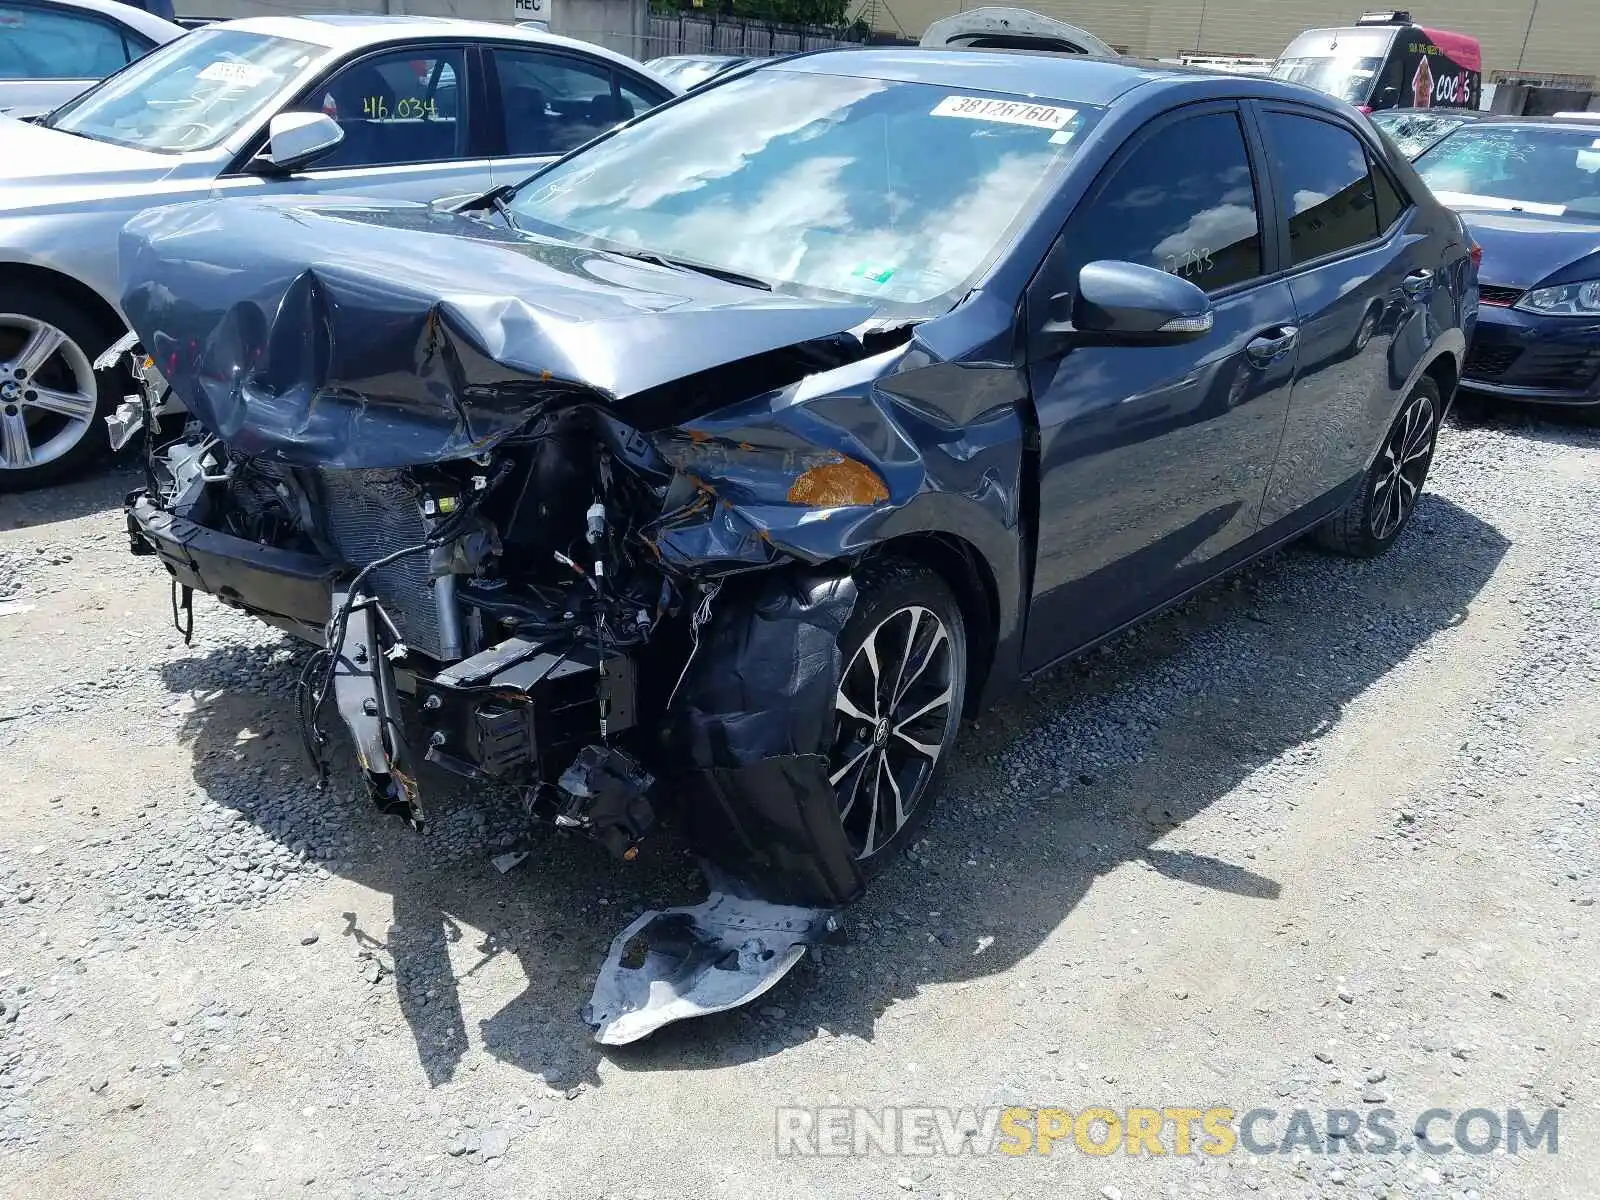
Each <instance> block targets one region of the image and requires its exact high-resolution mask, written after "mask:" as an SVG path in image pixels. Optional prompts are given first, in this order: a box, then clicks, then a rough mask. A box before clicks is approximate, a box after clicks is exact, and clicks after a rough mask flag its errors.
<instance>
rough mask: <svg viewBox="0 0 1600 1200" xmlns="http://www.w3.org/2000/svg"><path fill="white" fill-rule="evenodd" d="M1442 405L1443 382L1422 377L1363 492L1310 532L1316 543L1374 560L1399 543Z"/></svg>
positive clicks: (1391, 429) (1414, 506)
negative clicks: (1435, 381) (1440, 388)
mask: <svg viewBox="0 0 1600 1200" xmlns="http://www.w3.org/2000/svg"><path fill="white" fill-rule="evenodd" d="M1443 408H1444V405H1443V403H1442V402H1441V400H1440V398H1439V386H1438V385H1437V384H1436V383H1434V382H1433V380H1432V379H1429V378H1426V377H1424V378H1423V379H1422V380H1421V381H1420V382H1418V384H1417V386H1416V387H1415V388H1413V389H1412V391H1411V394H1410V395H1409V396H1407V397H1406V402H1405V403H1404V404H1402V405H1401V406H1400V414H1399V416H1397V417H1395V419H1394V423H1393V424H1392V425H1390V426H1389V432H1388V434H1386V435H1385V437H1384V439H1383V448H1382V449H1381V450H1379V451H1378V457H1377V458H1376V459H1374V460H1373V462H1372V465H1371V466H1370V467H1368V468H1367V473H1366V476H1365V477H1364V478H1363V479H1362V480H1361V488H1360V490H1359V491H1358V492H1357V493H1356V495H1355V496H1354V497H1353V498H1352V499H1351V501H1350V503H1349V504H1347V505H1345V507H1344V508H1343V509H1341V510H1340V511H1339V512H1337V513H1335V514H1334V515H1333V516H1332V517H1329V518H1328V520H1326V521H1325V522H1323V523H1322V524H1321V525H1319V526H1318V527H1317V528H1316V530H1315V531H1314V532H1313V533H1312V535H1311V536H1312V540H1313V541H1315V542H1316V543H1317V545H1319V546H1321V547H1323V548H1324V549H1325V550H1331V551H1333V552H1334V553H1335V554H1343V555H1345V556H1347V557H1349V558H1376V557H1377V556H1378V555H1380V554H1383V553H1384V552H1386V551H1387V550H1388V549H1389V548H1390V547H1391V546H1393V545H1394V544H1395V542H1396V541H1397V540H1398V539H1399V537H1400V534H1401V533H1403V532H1404V531H1405V527H1406V526H1407V525H1409V524H1410V523H1411V518H1412V516H1413V515H1414V514H1415V513H1416V511H1417V501H1418V500H1420V499H1421V497H1422V485H1423V483H1424V481H1425V480H1426V479H1427V478H1428V467H1429V466H1430V465H1431V464H1432V462H1433V450H1434V446H1435V444H1436V443H1437V441H1438V437H1439V416H1440V413H1441V412H1442V411H1443Z"/></svg>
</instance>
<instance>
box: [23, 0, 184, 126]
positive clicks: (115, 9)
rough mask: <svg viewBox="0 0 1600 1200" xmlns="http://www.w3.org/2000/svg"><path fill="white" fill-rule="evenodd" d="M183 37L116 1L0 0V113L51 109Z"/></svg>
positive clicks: (175, 29) (158, 20)
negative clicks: (158, 47)
mask: <svg viewBox="0 0 1600 1200" xmlns="http://www.w3.org/2000/svg"><path fill="white" fill-rule="evenodd" d="M184 32H185V31H184V28H183V26H181V25H174V24H173V23H172V22H171V21H165V20H162V19H161V18H160V17H158V16H155V15H153V14H151V13H147V12H145V11H144V10H143V9H140V8H134V7H133V6H132V5H131V4H123V3H121V2H120V0H0V113H3V112H19V113H20V112H29V113H38V112H49V111H50V110H51V109H52V108H55V107H56V106H57V105H58V104H65V103H66V102H67V101H68V100H71V99H72V98H73V97H74V96H76V95H77V94H78V93H79V92H81V91H83V90H84V89H85V88H87V87H88V86H89V85H90V84H92V83H94V82H95V81H96V80H100V79H104V78H105V77H106V76H107V75H110V74H112V73H113V72H116V71H120V70H122V68H123V67H125V66H127V65H128V64H129V63H131V62H133V61H134V60H135V59H139V58H143V57H144V56H145V55H146V54H148V53H150V51H152V50H154V49H155V48H156V47H157V46H164V45H166V44H167V43H168V42H170V41H173V40H174V39H176V38H179V37H182V36H183V34H184Z"/></svg>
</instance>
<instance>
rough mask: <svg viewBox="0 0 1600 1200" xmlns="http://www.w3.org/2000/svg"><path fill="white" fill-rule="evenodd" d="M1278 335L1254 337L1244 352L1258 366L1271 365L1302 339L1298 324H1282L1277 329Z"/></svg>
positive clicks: (1246, 345)
mask: <svg viewBox="0 0 1600 1200" xmlns="http://www.w3.org/2000/svg"><path fill="white" fill-rule="evenodd" d="M1275 334H1276V336H1268V335H1267V334H1261V335H1260V336H1259V337H1253V338H1251V339H1250V340H1249V342H1247V343H1246V344H1245V348H1244V352H1245V354H1246V355H1247V356H1248V357H1249V359H1250V361H1251V362H1253V363H1255V364H1256V366H1258V367H1266V366H1271V365H1272V364H1273V363H1275V362H1277V361H1278V360H1279V359H1280V358H1282V357H1283V356H1284V355H1285V354H1287V353H1289V351H1290V350H1293V349H1294V344H1295V342H1297V341H1298V340H1299V339H1300V327H1299V326H1298V325H1280V326H1279V327H1278V328H1277V330H1276V331H1275Z"/></svg>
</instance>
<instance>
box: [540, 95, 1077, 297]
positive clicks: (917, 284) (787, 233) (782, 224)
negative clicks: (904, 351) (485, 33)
mask: <svg viewBox="0 0 1600 1200" xmlns="http://www.w3.org/2000/svg"><path fill="white" fill-rule="evenodd" d="M1098 115H1099V112H1098V110H1093V109H1088V108H1085V107H1083V106H1081V105H1070V104H1061V103H1057V102H1055V101H1046V100H1037V101H1036V100H1033V99H1031V98H1030V99H1026V100H1019V99H1015V98H1012V97H996V96H993V95H975V94H971V93H955V94H952V92H951V89H949V88H947V87H935V86H932V85H928V84H919V83H901V82H896V81H893V80H885V79H858V78H851V77H840V76H833V75H820V74H813V73H811V72H799V71H785V70H782V69H779V68H766V69H763V70H760V71H756V72H754V73H753V74H751V75H747V76H744V77H742V78H738V79H732V80H729V81H728V82H726V83H721V84H718V85H717V86H716V87H714V88H709V89H707V90H706V91H704V92H697V93H693V94H692V95H691V96H690V97H689V98H688V99H687V100H684V101H681V102H679V103H676V104H672V105H669V106H667V107H665V108H661V109H657V110H656V111H655V112H653V113H651V114H650V115H649V116H647V117H646V118H644V119H643V120H641V121H639V122H637V123H636V124H634V125H632V126H629V127H627V128H624V129H622V130H619V131H618V132H617V133H615V134H613V135H611V136H610V137H609V138H607V139H606V140H604V141H602V142H598V143H596V144H595V145H593V146H592V147H590V148H589V149H587V150H583V151H580V152H578V153H577V154H576V155H574V156H573V157H572V158H570V159H567V160H565V161H564V162H560V163H557V164H556V165H555V166H553V167H551V168H549V169H548V170H546V171H544V172H542V173H540V174H539V175H536V176H535V177H534V178H533V179H531V180H529V181H528V183H527V184H525V185H524V186H523V187H522V189H521V190H520V191H519V192H518V194H517V196H516V198H515V199H514V200H513V201H512V203H511V211H512V214H513V216H514V217H515V219H516V220H517V222H518V224H519V225H521V226H522V227H523V228H528V229H532V230H534V231H536V232H541V233H547V234H549V235H550V236H553V237H557V238H562V239H565V240H568V241H577V242H579V243H583V244H593V245H598V246H600V247H602V248H605V249H612V250H619V251H623V252H627V251H633V252H646V253H653V254H660V255H665V256H669V257H672V258H682V259H686V260H691V261H693V262H695V263H699V264H702V265H707V266H712V267H715V268H718V269H721V270H724V271H731V272H736V273H738V274H740V275H747V276H753V277H755V278H757V279H759V280H761V281H763V282H765V283H767V284H770V285H772V286H773V287H775V288H778V289H780V290H781V289H784V288H790V289H794V290H800V291H811V292H820V293H823V294H826V295H830V296H833V295H843V296H848V297H851V298H860V297H868V298H871V299H872V300H875V301H878V302H880V303H881V305H882V306H883V307H886V308H894V307H900V308H915V309H919V310H925V309H927V308H929V307H932V306H933V305H934V303H935V302H939V303H941V304H942V305H943V307H948V306H949V304H950V303H953V302H954V300H955V299H956V298H958V297H959V295H960V293H961V292H963V291H964V290H965V289H966V288H967V287H968V286H969V284H970V282H971V281H972V279H973V278H974V277H975V276H976V275H977V273H978V272H979V270H981V269H982V268H983V267H984V266H985V265H986V264H987V261H988V259H989V258H990V257H991V256H992V254H993V253H994V252H995V251H996V250H998V249H999V248H1000V247H1001V246H1002V245H1003V244H1004V242H1005V240H1006V239H1007V237H1008V235H1009V233H1010V231H1011V229H1012V227H1013V225H1014V224H1015V223H1016V222H1017V221H1018V220H1019V219H1020V218H1021V217H1022V215H1023V214H1024V213H1025V212H1026V211H1027V210H1028V209H1029V208H1030V206H1031V205H1032V203H1033V202H1034V198H1035V197H1036V196H1037V195H1038V194H1039V193H1040V192H1041V189H1043V188H1044V187H1045V185H1046V184H1047V182H1049V181H1052V180H1054V179H1055V178H1056V176H1057V173H1058V172H1059V171H1060V169H1061V166H1062V164H1064V163H1065V162H1066V161H1067V159H1068V158H1070V157H1071V155H1072V153H1073V152H1074V150H1075V149H1076V147H1077V145H1078V144H1079V142H1080V141H1081V140H1082V134H1083V132H1084V130H1085V129H1087V128H1088V127H1089V125H1090V124H1092V122H1093V121H1094V119H1095V118H1096V117H1097V116H1098Z"/></svg>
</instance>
